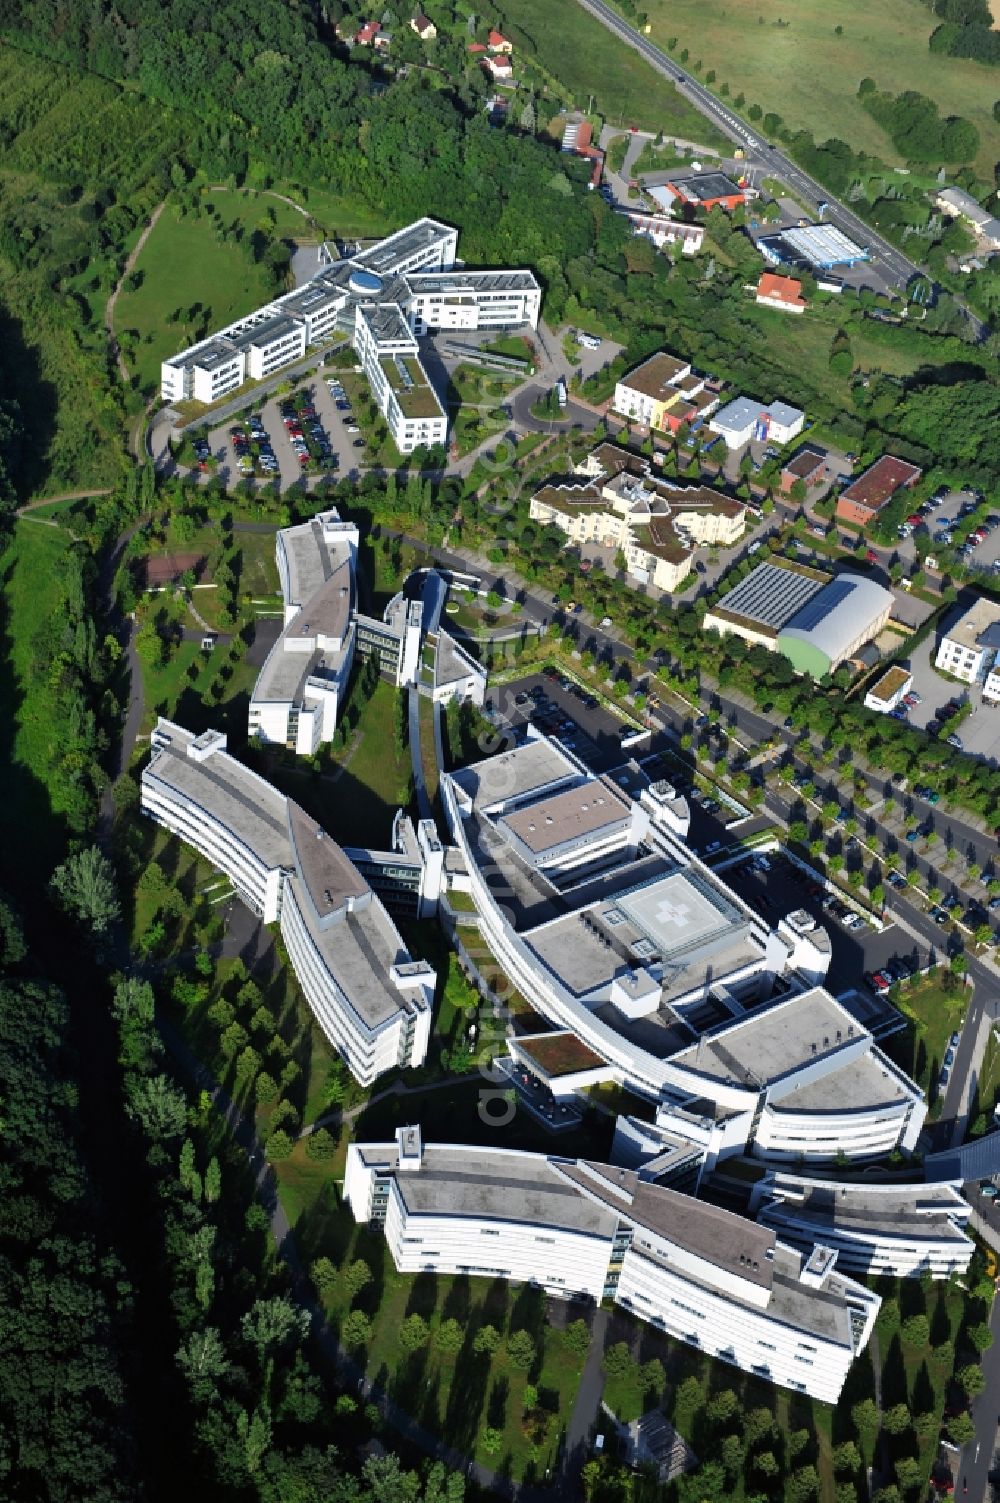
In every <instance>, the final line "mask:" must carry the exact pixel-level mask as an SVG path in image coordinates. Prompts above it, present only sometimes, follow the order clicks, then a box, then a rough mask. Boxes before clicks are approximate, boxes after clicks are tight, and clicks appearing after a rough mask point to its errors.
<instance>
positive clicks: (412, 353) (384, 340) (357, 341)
mask: <svg viewBox="0 0 1000 1503" xmlns="http://www.w3.org/2000/svg"><path fill="white" fill-rule="evenodd" d="M354 345H355V348H356V350H357V352H358V358H359V359H360V361H361V364H362V367H363V368H364V372H365V375H366V376H367V377H368V381H369V383H370V385H371V389H372V396H373V397H374V399H375V402H376V404H377V406H378V409H379V411H380V412H381V414H382V416H383V417H384V418H385V421H386V423H387V425H388V428H389V432H390V434H391V436H392V441H393V443H394V444H395V445H396V448H397V449H398V450H399V452H400V453H401V454H412V452H413V450H414V449H416V448H418V447H421V446H422V447H424V448H430V447H431V446H432V445H434V444H443V443H444V442H445V441H446V439H447V437H448V419H447V417H446V415H445V411H444V408H443V407H442V406H441V403H440V402H439V401H438V398H437V396H436V394H435V392H434V388H433V387H432V386H431V384H430V381H429V380H428V379H427V372H426V371H425V370H424V368H423V366H422V364H421V363H420V357H419V353H418V347H417V341H416V338H415V337H414V335H413V334H412V333H411V331H410V326H409V324H408V323H407V321H406V319H405V317H404V316H403V310H402V309H401V308H400V307H399V305H398V304H396V303H392V304H385V303H383V304H381V305H377V304H364V303H359V304H358V306H357V308H356V310H355V323H354Z"/></svg>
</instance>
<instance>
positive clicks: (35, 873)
mask: <svg viewBox="0 0 1000 1503" xmlns="http://www.w3.org/2000/svg"><path fill="white" fill-rule="evenodd" d="M68 545H69V539H68V538H67V537H66V536H65V534H64V533H62V532H60V531H57V529H56V528H54V527H43V526H41V524H39V523H33V522H29V521H24V522H19V523H18V524H17V529H16V531H15V534H14V539H13V541H12V543H11V544H10V546H9V547H8V548H7V550H6V552H4V553H3V554H0V580H2V585H3V594H2V601H0V623H2V625H0V631H2V640H3V648H2V663H0V725H2V728H3V729H2V732H0V737H2V740H0V746H2V751H0V764H2V766H3V788H4V793H3V798H2V799H0V846H2V848H3V849H4V851H6V852H7V853H8V854H12V853H14V852H16V853H17V867H18V871H19V874H20V876H21V877H22V878H23V879H24V881H25V885H27V884H28V882H29V880H31V881H38V882H42V881H44V880H45V879H46V878H47V877H48V875H49V874H50V872H51V871H52V868H53V867H54V866H55V865H56V862H57V861H58V860H59V858H60V856H61V855H62V838H61V822H60V820H59V815H60V814H61V813H62V812H63V810H62V809H61V808H60V806H59V804H58V802H57V801H54V800H53V794H52V791H51V790H50V789H49V787H48V786H47V784H46V781H45V770H46V768H47V767H48V766H49V763H50V761H51V758H52V754H53V751H54V750H55V749H57V748H58V746H59V742H60V727H59V723H58V718H57V714H56V707H55V704H54V701H53V697H52V695H51V693H50V692H49V687H48V685H47V684H46V682H45V680H44V679H39V677H38V676H37V675H36V673H35V672H34V669H33V660H34V649H33V641H34V638H35V637H36V636H37V635H38V634H39V633H40V632H41V631H42V630H43V629H44V627H45V624H46V622H47V621H48V619H49V618H50V616H51V615H52V614H53V613H54V612H56V611H57V610H58V609H59V604H60V600H61V591H60V585H59V574H60V563H61V560H62V558H63V555H64V554H65V552H66V548H67V547H68Z"/></svg>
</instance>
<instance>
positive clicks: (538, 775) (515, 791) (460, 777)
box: [450, 738, 583, 809]
mask: <svg viewBox="0 0 1000 1503" xmlns="http://www.w3.org/2000/svg"><path fill="white" fill-rule="evenodd" d="M450 776H451V779H452V782H453V783H454V784H455V785H456V787H457V788H459V789H461V791H462V792H463V793H464V794H465V795H466V796H467V797H468V798H470V799H471V800H472V801H473V803H474V804H475V806H476V807H477V808H479V809H488V808H490V806H491V805H495V804H499V803H501V802H509V801H511V800H514V799H522V798H524V797H525V796H526V795H528V794H529V793H535V792H537V791H540V790H541V789H543V788H546V787H548V785H549V784H550V783H555V782H557V781H565V780H567V779H569V778H573V779H574V780H576V781H580V780H582V778H583V774H582V773H581V771H580V769H579V767H578V766H577V764H576V763H575V762H574V761H573V760H572V759H571V758H570V756H569V755H568V753H567V752H564V751H563V750H562V748H561V747H560V746H559V744H558V743H557V742H555V741H550V740H548V739H547V738H545V739H539V740H537V741H534V740H533V741H526V742H525V743H524V745H523V746H515V747H513V748H512V749H511V750H510V751H504V752H499V753H498V754H497V755H496V756H495V757H487V758H486V760H485V761H482V762H472V763H470V765H469V766H468V767H463V768H462V769H461V770H460V771H458V772H453V773H451V774H450Z"/></svg>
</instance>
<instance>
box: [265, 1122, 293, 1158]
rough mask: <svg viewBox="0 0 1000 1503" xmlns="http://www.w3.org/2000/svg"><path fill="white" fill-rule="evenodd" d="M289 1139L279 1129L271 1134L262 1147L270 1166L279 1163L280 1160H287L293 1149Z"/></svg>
mask: <svg viewBox="0 0 1000 1503" xmlns="http://www.w3.org/2000/svg"><path fill="white" fill-rule="evenodd" d="M293 1146H294V1145H293V1143H292V1140H291V1138H290V1137H289V1136H288V1134H287V1133H286V1132H283V1131H282V1129H281V1128H280V1127H279V1128H278V1130H277V1132H273V1133H272V1134H271V1136H270V1137H269V1138H268V1140H267V1142H266V1143H265V1145H264V1152H265V1153H266V1154H267V1157H268V1158H269V1159H270V1161H271V1163H272V1164H276V1163H279V1162H280V1160H281V1159H287V1158H288V1155H289V1154H290V1153H291V1151H292V1148H293Z"/></svg>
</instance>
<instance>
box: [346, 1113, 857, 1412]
mask: <svg viewBox="0 0 1000 1503" xmlns="http://www.w3.org/2000/svg"><path fill="white" fill-rule="evenodd" d="M344 1193H345V1195H346V1197H347V1199H348V1201H349V1203H350V1206H351V1210H352V1211H353V1213H354V1216H355V1218H356V1219H357V1220H358V1221H362V1222H372V1223H375V1224H377V1225H381V1226H383V1227H384V1230H385V1236H386V1241H387V1243H388V1245H389V1250H390V1252H391V1254H392V1257H393V1261H394V1263H395V1264H396V1267H397V1268H398V1269H399V1270H400V1271H401V1272H405V1273H419V1272H423V1271H431V1272H440V1273H453V1274H456V1273H464V1274H470V1275H473V1276H478V1277H482V1278H504V1279H511V1280H514V1281H517V1282H522V1283H532V1284H536V1285H539V1286H540V1287H542V1288H544V1289H546V1290H548V1291H549V1292H550V1293H554V1294H561V1295H564V1296H568V1295H574V1294H575V1295H587V1296H589V1297H590V1298H592V1299H593V1300H595V1301H597V1302H599V1301H600V1300H602V1299H605V1298H608V1299H613V1300H614V1301H615V1302H616V1303H618V1304H620V1305H622V1306H624V1307H625V1308H626V1309H628V1310H630V1311H631V1312H632V1313H633V1314H634V1315H636V1316H638V1317H639V1318H640V1319H641V1320H644V1321H648V1322H649V1324H650V1325H653V1326H655V1327H657V1328H658V1329H659V1330H662V1331H663V1332H664V1333H666V1334H667V1335H670V1336H673V1337H675V1338H676V1339H677V1340H679V1341H683V1342H685V1343H686V1344H687V1345H689V1346H694V1347H697V1348H698V1349H699V1350H700V1351H703V1352H704V1353H705V1354H706V1355H707V1356H711V1357H719V1358H721V1359H722V1361H724V1362H729V1363H731V1364H732V1365H733V1366H735V1367H739V1368H741V1369H742V1370H743V1371H744V1372H749V1373H754V1374H756V1375H757V1376H759V1377H762V1378H766V1379H768V1380H769V1381H770V1382H772V1383H777V1384H780V1385H781V1386H782V1387H785V1388H793V1389H796V1390H797V1391H798V1392H800V1393H808V1394H811V1395H812V1396H813V1397H814V1398H818V1399H822V1400H825V1401H826V1402H828V1403H833V1402H835V1401H836V1399H837V1397H838V1395H839V1394H840V1390H841V1387H842V1386H843V1382H844V1379H845V1377H846V1375H847V1371H848V1368H849V1367H850V1365H851V1363H852V1362H853V1361H854V1358H855V1357H856V1355H857V1354H858V1352H860V1351H861V1350H862V1349H863V1347H864V1346H865V1344H866V1343H867V1341H868V1338H869V1335H870V1334H871V1330H872V1327H873V1325H874V1322H875V1317H876V1315H877V1314H878V1309H879V1305H880V1300H879V1298H878V1296H877V1295H875V1294H873V1293H871V1291H870V1290H868V1289H865V1288H863V1287H862V1286H861V1285H860V1284H857V1283H855V1282H854V1281H853V1280H851V1279H847V1278H844V1277H842V1276H841V1275H840V1274H839V1273H837V1271H836V1253H834V1252H832V1251H831V1250H830V1249H828V1248H817V1249H815V1250H814V1251H813V1252H812V1253H811V1254H810V1256H809V1257H808V1258H805V1259H803V1258H802V1257H801V1256H800V1254H799V1253H798V1252H796V1251H795V1250H794V1249H793V1248H791V1247H788V1246H786V1245H785V1244H784V1243H782V1242H780V1241H779V1240H778V1239H777V1237H776V1236H775V1234H774V1233H773V1232H772V1231H770V1230H768V1229H766V1228H764V1227H761V1226H758V1225H756V1224H755V1223H754V1222H752V1221H746V1220H744V1218H743V1217H741V1216H736V1215H734V1214H733V1213H732V1212H730V1211H723V1210H720V1209H718V1208H717V1207H715V1206H710V1205H706V1204H705V1203H704V1202H701V1201H697V1200H694V1199H692V1198H691V1197H690V1196H687V1195H682V1194H679V1193H678V1192H677V1191H676V1190H670V1189H666V1188H665V1187H663V1186H662V1185H656V1184H651V1183H649V1182H648V1181H646V1180H642V1179H640V1178H639V1176H638V1175H637V1174H635V1173H634V1172H633V1171H631V1170H628V1169H618V1168H612V1167H611V1166H610V1165H607V1164H599V1163H593V1162H590V1161H587V1160H583V1159H562V1158H548V1157H546V1156H545V1155H543V1154H535V1153H521V1152H517V1151H512V1150H503V1149H495V1148H472V1147H466V1146H461V1145H454V1144H448V1145H445V1144H438V1145H434V1146H430V1145H428V1146H426V1147H425V1146H424V1145H423V1143H422V1142H421V1137H420V1129H419V1128H413V1127H411V1128H401V1129H400V1130H399V1132H398V1133H397V1135H396V1141H395V1142H394V1143H352V1144H351V1145H350V1146H349V1148H348V1153H347V1169H346V1175H345V1181H344Z"/></svg>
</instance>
